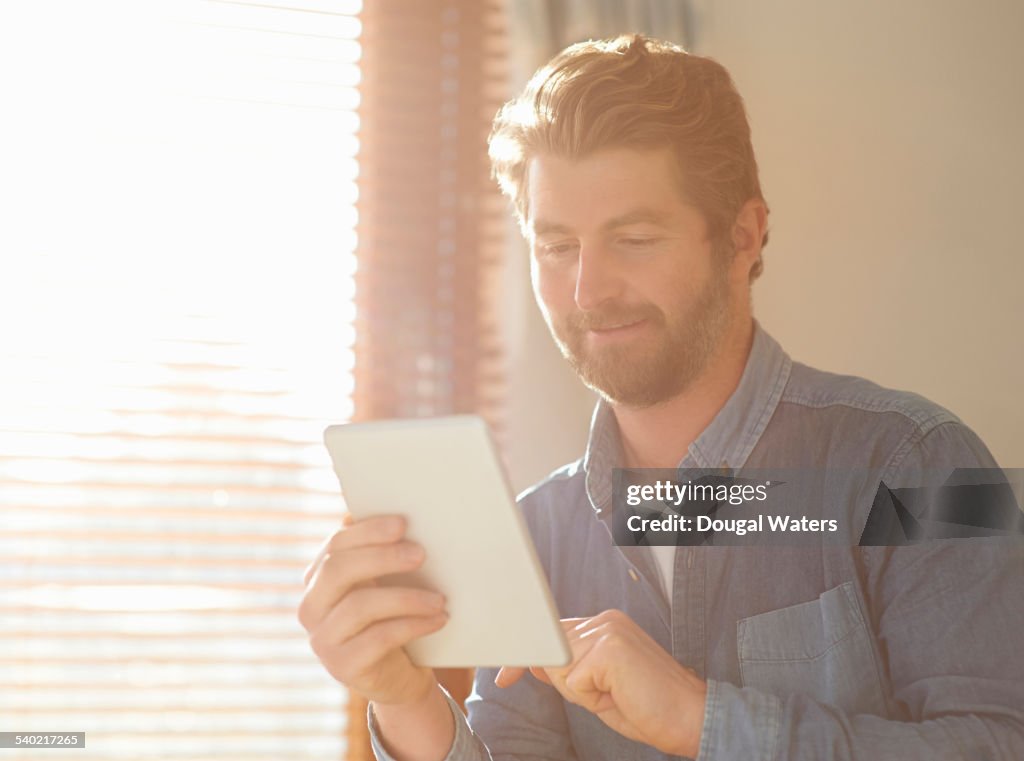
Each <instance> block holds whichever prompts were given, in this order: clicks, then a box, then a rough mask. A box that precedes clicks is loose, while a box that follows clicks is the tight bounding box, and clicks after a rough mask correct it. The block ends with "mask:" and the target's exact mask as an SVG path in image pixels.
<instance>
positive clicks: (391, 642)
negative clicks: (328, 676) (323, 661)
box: [317, 613, 448, 676]
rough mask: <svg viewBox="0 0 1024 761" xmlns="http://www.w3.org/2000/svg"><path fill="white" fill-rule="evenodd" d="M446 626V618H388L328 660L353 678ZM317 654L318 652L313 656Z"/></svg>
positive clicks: (340, 649) (445, 616)
mask: <svg viewBox="0 0 1024 761" xmlns="http://www.w3.org/2000/svg"><path fill="white" fill-rule="evenodd" d="M446 623H448V616H447V615H446V614H444V613H438V614H436V615H433V616H405V617H403V618H391V619H388V620H387V621H380V622H378V623H376V624H373V625H372V626H368V627H367V628H366V629H364V630H363V631H361V632H360V633H359V634H357V635H356V636H355V637H353V638H352V639H350V640H348V641H347V642H345V643H344V644H342V645H339V646H337V647H336V648H335V649H334V653H333V654H332V655H331V656H330V657H334V658H337V660H338V661H339V662H343V663H344V668H345V670H346V671H349V672H350V673H351V674H352V675H353V676H357V675H359V674H365V673H367V672H369V671H371V670H372V669H373V668H374V666H375V665H376V664H377V663H378V662H379V661H380V660H381V659H383V658H385V657H386V656H388V655H391V653H392V652H394V651H395V650H398V649H399V648H402V647H405V646H406V645H408V644H409V643H410V642H412V641H413V640H416V639H419V638H420V637H424V636H426V635H428V634H433V633H434V632H437V631H440V630H441V629H442V628H443V627H444V625H445V624H446ZM317 654H318V655H319V654H320V653H319V652H318V653H317Z"/></svg>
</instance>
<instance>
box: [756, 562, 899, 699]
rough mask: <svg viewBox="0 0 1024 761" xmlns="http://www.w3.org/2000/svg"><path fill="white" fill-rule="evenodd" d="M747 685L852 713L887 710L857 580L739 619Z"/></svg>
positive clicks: (781, 695)
mask: <svg viewBox="0 0 1024 761" xmlns="http://www.w3.org/2000/svg"><path fill="white" fill-rule="evenodd" d="M736 637H737V648H738V651H739V664H740V678H741V679H742V682H743V685H744V686H748V687H756V688H759V689H762V690H764V691H766V692H771V693H773V694H775V695H778V696H780V697H785V696H787V695H791V694H801V695H806V696H808V697H810V698H813V699H814V700H817V701H819V702H822V703H828V704H830V705H833V706H835V707H837V708H839V709H841V710H843V711H846V712H849V713H873V714H878V715H884V714H885V709H886V703H885V697H884V692H883V689H882V682H881V678H880V676H879V670H878V664H877V663H876V660H875V653H874V648H873V646H872V643H871V634H870V632H869V630H868V626H867V623H866V622H865V620H864V616H863V614H862V613H861V609H860V605H858V603H857V596H856V593H855V592H854V588H853V583H852V582H849V581H848V582H845V583H843V584H840V585H839V586H838V587H834V588H833V589H830V590H828V591H827V592H823V593H822V594H821V595H820V596H819V597H818V599H817V600H811V601H809V602H804V603H800V604H798V605H791V606H789V607H786V608H780V609H778V610H772V611H769V612H767V613H761V614H759V615H756V616H750V617H749V618H744V619H741V620H740V621H739V622H738V623H737V631H736Z"/></svg>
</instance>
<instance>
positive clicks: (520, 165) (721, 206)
mask: <svg viewBox="0 0 1024 761" xmlns="http://www.w3.org/2000/svg"><path fill="white" fill-rule="evenodd" d="M489 144H490V157H491V167H492V172H493V175H494V177H495V179H497V181H498V184H499V185H500V186H501V190H502V192H503V193H504V194H505V195H507V196H508V197H509V198H510V199H511V200H512V202H513V204H514V206H515V211H516V216H517V217H518V218H519V223H520V225H521V226H522V227H523V229H524V232H525V230H526V221H527V218H528V216H529V210H528V209H527V194H526V185H527V182H526V179H527V178H526V173H527V166H528V164H529V161H530V159H532V158H533V157H534V156H536V155H537V154H538V153H549V154H551V155H555V156H560V157H563V158H569V159H577V158H583V157H585V156H588V155H590V154H592V153H595V152H597V151H600V150H602V149H605V148H638V149H658V148H665V147H668V148H671V149H672V150H673V152H674V154H675V157H676V164H677V166H676V170H677V174H678V176H679V177H680V190H681V192H682V197H683V199H684V200H685V201H687V202H688V203H690V204H692V205H693V206H694V207H696V208H697V209H698V210H699V211H700V212H701V213H702V214H703V215H704V219H705V221H706V223H707V225H708V235H709V238H710V239H711V241H712V243H713V245H714V247H715V250H716V251H717V250H720V249H724V250H725V251H727V252H731V251H732V244H731V241H730V234H731V230H732V226H733V223H734V222H735V220H736V215H737V214H738V213H739V211H740V209H741V208H742V206H743V204H744V203H746V202H747V201H749V200H750V199H752V198H757V199H760V200H761V201H762V202H763V201H764V196H763V195H762V194H761V183H760V181H759V180H758V176H757V161H756V159H755V158H754V149H753V146H752V145H751V142H750V125H749V123H748V121H747V114H746V111H745V110H744V107H743V99H742V98H741V97H740V94H739V93H738V92H737V91H736V87H735V85H734V84H733V82H732V78H731V77H730V76H729V72H728V71H726V70H725V67H723V66H722V65H721V64H719V63H718V62H716V61H713V60H712V59H710V58H704V57H702V56H698V55H692V54H690V53H687V52H686V51H685V50H683V49H682V48H681V47H679V46H677V45H674V44H672V43H669V42H663V41H661V40H654V39H650V38H647V37H644V36H643V35H639V34H633V35H624V36H621V37H618V38H616V39H612V40H590V41H587V42H580V43H577V44H575V45H570V46H569V47H567V48H566V49H565V50H563V51H562V52H561V53H559V54H558V55H557V56H555V57H554V58H553V59H552V60H551V62H550V63H549V64H547V65H546V66H544V67H542V68H541V69H539V70H538V71H537V73H536V74H534V75H533V78H532V79H530V82H529V83H528V84H527V86H526V89H525V90H524V91H523V92H522V94H521V95H520V96H519V97H517V98H514V99H513V100H510V101H509V102H508V103H506V104H505V105H504V106H503V107H502V108H501V110H500V111H499V112H498V114H497V116H495V118H494V125H493V128H492V131H491V135H490V140H489ZM767 243H768V233H767V232H766V233H765V235H764V239H763V240H762V245H765V244H767ZM762 269H763V263H762V262H761V260H760V258H759V259H758V261H757V263H756V264H755V265H754V267H753V268H752V269H751V273H750V279H751V280H752V281H753V280H754V278H756V277H757V276H758V275H760V274H761V271H762Z"/></svg>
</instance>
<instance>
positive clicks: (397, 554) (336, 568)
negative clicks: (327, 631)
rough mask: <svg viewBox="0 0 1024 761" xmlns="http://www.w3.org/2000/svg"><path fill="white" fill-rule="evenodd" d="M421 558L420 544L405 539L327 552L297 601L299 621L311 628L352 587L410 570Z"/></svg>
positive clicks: (422, 556) (308, 628)
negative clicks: (333, 552) (391, 542)
mask: <svg viewBox="0 0 1024 761" xmlns="http://www.w3.org/2000/svg"><path fill="white" fill-rule="evenodd" d="M424 557H425V555H424V552H423V548H422V547H421V546H420V545H418V544H416V543H415V542H407V541H402V542H395V543H393V544H390V545H370V546H367V547H357V548H354V549H349V550H343V551H341V552H340V553H338V554H331V553H328V554H327V556H326V557H325V558H324V560H323V562H322V563H320V566H319V568H318V569H317V571H316V573H315V574H314V575H313V578H312V579H311V580H310V584H309V585H308V586H307V588H306V591H305V593H304V594H303V596H302V600H301V602H300V603H299V611H298V615H299V623H301V624H302V626H303V628H305V629H306V631H310V630H312V629H313V627H315V626H316V625H317V624H319V623H320V622H321V621H322V620H323V619H324V617H325V616H326V615H327V614H328V613H329V612H330V610H331V608H333V607H334V606H335V605H336V604H337V603H338V602H339V601H340V600H341V599H342V598H343V597H344V596H345V595H347V594H348V593H349V592H350V591H352V590H353V589H354V588H355V587H357V586H361V585H365V584H366V583H367V582H372V581H374V580H376V579H377V578H379V577H381V576H387V575H389V574H392V573H401V572H408V571H413V570H415V569H416V568H418V567H419V566H420V565H421V564H422V563H423V560H424Z"/></svg>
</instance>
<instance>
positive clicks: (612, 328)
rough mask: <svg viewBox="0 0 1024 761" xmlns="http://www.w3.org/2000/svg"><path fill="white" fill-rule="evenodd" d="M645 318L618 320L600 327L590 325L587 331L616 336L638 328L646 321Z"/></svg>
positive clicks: (598, 334)
mask: <svg viewBox="0 0 1024 761" xmlns="http://www.w3.org/2000/svg"><path fill="white" fill-rule="evenodd" d="M646 322H647V321H646V320H645V319H639V320H633V321H632V322H620V323H615V324H612V325H602V326H601V327H592V328H590V330H589V332H590V333H593V334H594V335H597V336H616V335H625V334H626V333H630V332H632V331H633V330H635V329H637V328H639V327H640V326H641V325H643V324H644V323H646Z"/></svg>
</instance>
